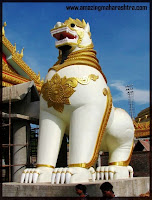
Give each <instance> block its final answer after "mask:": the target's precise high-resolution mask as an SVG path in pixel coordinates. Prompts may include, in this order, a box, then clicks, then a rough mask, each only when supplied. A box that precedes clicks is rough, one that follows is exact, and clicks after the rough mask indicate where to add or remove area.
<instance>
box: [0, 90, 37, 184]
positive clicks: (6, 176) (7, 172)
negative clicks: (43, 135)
mask: <svg viewBox="0 0 152 200" xmlns="http://www.w3.org/2000/svg"><path fill="white" fill-rule="evenodd" d="M11 93H12V91H11V88H10V90H9V101H8V114H7V115H6V117H5V119H4V118H2V128H3V129H2V130H3V132H2V181H3V182H11V181H12V175H13V174H12V167H15V166H20V167H21V168H22V167H24V166H27V165H28V166H29V165H30V159H27V162H26V163H18V164H15V163H14V164H13V157H12V155H13V147H17V146H19V147H21V148H22V147H26V148H27V152H29V154H27V155H28V157H30V156H32V153H33V152H34V155H36V151H37V140H38V130H39V128H38V127H37V128H36V129H31V130H30V132H32V133H33V134H30V138H29V140H28V141H27V139H26V143H25V144H13V134H12V116H13V114H12V113H11V110H12V99H11V96H12V95H11ZM2 114H3V113H2ZM31 135H34V136H37V138H36V137H33V138H32V136H31ZM26 138H28V137H27V133H26ZM34 140H35V141H34ZM30 141H31V144H33V146H32V147H31V146H30ZM34 144H35V146H34ZM33 149H34V150H33ZM28 161H29V162H28Z"/></svg>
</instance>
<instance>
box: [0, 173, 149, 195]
mask: <svg viewBox="0 0 152 200" xmlns="http://www.w3.org/2000/svg"><path fill="white" fill-rule="evenodd" d="M103 182H105V181H96V182H90V183H83V184H84V185H86V187H87V192H88V194H89V195H90V197H101V196H102V193H101V191H100V185H101V184H102V183H103ZM109 182H111V184H112V185H113V190H114V192H115V195H116V196H117V197H138V196H139V195H140V194H141V193H146V192H147V191H149V185H150V178H149V177H139V178H133V179H122V180H113V181H109ZM75 185H76V184H67V185H66V184H65V185H61V184H58V185H52V184H51V183H36V184H25V183H23V184H21V183H14V182H13V183H3V184H2V195H3V197H78V196H77V194H76V193H75Z"/></svg>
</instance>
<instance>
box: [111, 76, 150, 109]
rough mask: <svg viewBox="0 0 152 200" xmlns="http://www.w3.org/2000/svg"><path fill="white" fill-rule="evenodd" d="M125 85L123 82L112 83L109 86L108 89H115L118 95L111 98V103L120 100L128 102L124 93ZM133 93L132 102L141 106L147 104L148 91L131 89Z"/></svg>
mask: <svg viewBox="0 0 152 200" xmlns="http://www.w3.org/2000/svg"><path fill="white" fill-rule="evenodd" d="M125 86H126V84H125V83H124V82H123V81H119V80H117V81H114V82H113V83H111V84H110V87H113V88H115V89H116V90H118V91H119V92H118V94H117V95H114V96H113V101H122V100H128V95H127V91H126V87H125ZM133 91H134V96H133V98H134V102H135V103H137V104H139V105H142V104H147V103H149V98H150V93H149V90H141V89H137V88H135V87H134V88H133Z"/></svg>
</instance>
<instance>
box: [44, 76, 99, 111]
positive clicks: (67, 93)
mask: <svg viewBox="0 0 152 200" xmlns="http://www.w3.org/2000/svg"><path fill="white" fill-rule="evenodd" d="M98 78H99V76H96V75H94V74H90V75H89V76H88V77H84V78H75V77H71V78H67V77H66V76H64V77H63V78H61V77H60V76H59V74H58V73H56V74H55V75H54V76H53V77H52V78H51V80H47V82H46V83H44V84H43V86H42V89H41V94H42V97H43V99H44V100H45V101H47V104H48V108H49V107H53V108H54V109H55V110H57V111H58V112H61V113H62V112H63V110H64V104H66V105H70V100H69V97H71V96H72V94H73V93H74V92H75V91H76V90H74V89H73V88H75V87H76V86H77V85H78V83H80V84H82V85H87V84H89V82H90V80H93V81H96V80H97V79H98Z"/></svg>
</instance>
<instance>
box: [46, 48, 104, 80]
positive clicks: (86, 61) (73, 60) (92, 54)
mask: <svg viewBox="0 0 152 200" xmlns="http://www.w3.org/2000/svg"><path fill="white" fill-rule="evenodd" d="M61 59H62V55H59V57H58V61H57V62H56V63H55V64H54V66H53V67H51V68H50V69H49V70H48V71H50V70H55V71H59V70H60V69H63V68H64V67H67V66H70V65H72V67H74V66H76V65H87V66H89V67H93V68H95V69H97V70H98V71H99V72H100V73H101V74H102V75H103V78H104V79H105V81H106V83H107V79H106V77H105V75H104V73H103V72H102V70H101V67H100V65H99V61H98V59H97V58H96V51H95V50H93V49H92V48H85V49H82V50H78V51H75V52H72V53H70V54H69V55H68V57H67V59H66V60H65V61H64V63H62V64H60V63H61Z"/></svg>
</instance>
